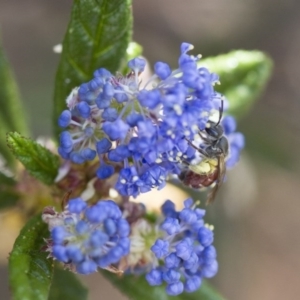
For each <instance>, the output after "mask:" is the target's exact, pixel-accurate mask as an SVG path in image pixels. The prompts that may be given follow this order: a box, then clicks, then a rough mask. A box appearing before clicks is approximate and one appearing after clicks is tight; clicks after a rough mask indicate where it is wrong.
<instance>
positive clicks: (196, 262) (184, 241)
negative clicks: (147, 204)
mask: <svg viewBox="0 0 300 300" xmlns="http://www.w3.org/2000/svg"><path fill="white" fill-rule="evenodd" d="M184 206H185V207H184V209H183V210H181V211H180V212H177V211H176V210H175V206H174V203H173V202H171V201H170V200H168V201H166V202H165V204H164V205H163V206H162V212H163V214H164V215H165V220H164V221H163V223H162V224H161V226H160V228H161V230H163V231H164V232H165V235H164V237H162V238H159V239H157V240H156V242H155V244H154V245H153V246H152V248H151V250H152V252H153V253H154V254H155V256H156V258H157V260H158V262H157V266H155V267H154V268H153V269H152V270H151V271H150V272H149V273H148V274H147V275H146V279H147V281H148V283H149V284H150V285H161V284H162V283H163V282H165V283H166V292H167V293H168V294H169V295H172V296H175V295H178V294H181V293H182V292H183V291H186V292H189V293H191V292H194V291H196V290H197V289H199V287H200V286H201V283H202V278H211V277H213V276H215V274H216V273H217V271H218V262H217V260H216V257H217V253H216V249H215V247H214V246H213V245H212V243H213V239H214V237H213V232H212V230H211V229H210V228H209V227H208V226H206V225H205V224H204V221H203V216H204V214H205V211H204V210H202V209H199V208H195V206H194V205H193V200H192V199H187V200H186V201H185V202H184Z"/></svg>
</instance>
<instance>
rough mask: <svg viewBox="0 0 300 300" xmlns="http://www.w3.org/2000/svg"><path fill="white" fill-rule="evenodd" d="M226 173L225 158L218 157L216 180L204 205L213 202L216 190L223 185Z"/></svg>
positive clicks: (222, 156)
mask: <svg viewBox="0 0 300 300" xmlns="http://www.w3.org/2000/svg"><path fill="white" fill-rule="evenodd" d="M225 173H226V164H225V156H224V155H223V154H221V155H219V156H218V179H217V182H216V185H215V186H214V187H213V188H212V190H211V191H210V193H209V195H208V198H207V200H206V204H210V203H212V202H213V201H214V200H215V197H216V194H217V191H218V189H219V188H220V186H221V185H222V183H223V180H224V177H225Z"/></svg>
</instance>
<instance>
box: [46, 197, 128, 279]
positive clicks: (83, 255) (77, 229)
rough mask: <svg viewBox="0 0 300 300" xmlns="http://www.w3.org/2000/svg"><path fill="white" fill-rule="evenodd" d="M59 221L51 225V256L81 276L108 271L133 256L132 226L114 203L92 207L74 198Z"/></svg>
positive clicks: (103, 203) (58, 217)
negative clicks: (107, 269)
mask: <svg viewBox="0 0 300 300" xmlns="http://www.w3.org/2000/svg"><path fill="white" fill-rule="evenodd" d="M56 219H57V220H59V221H57V222H56V223H54V225H53V226H50V230H51V245H52V246H51V247H50V252H51V255H52V256H53V257H54V258H55V259H57V260H58V261H61V262H63V263H65V264H68V265H70V264H71V265H73V266H74V267H75V270H76V271H77V272H78V273H81V274H89V273H93V272H96V271H97V268H98V267H100V268H107V267H109V266H110V265H111V264H115V263H117V262H119V261H120V260H121V258H122V257H124V256H125V255H127V254H128V253H129V247H130V241H129V238H128V236H129V234H130V226H129V224H128V222H127V221H126V220H125V219H124V218H123V217H122V213H121V211H120V209H119V207H118V206H117V204H116V203H115V202H113V201H111V200H101V201H99V202H98V203H97V204H95V205H93V206H91V207H88V206H87V204H86V202H84V201H83V200H82V199H81V198H74V199H71V200H70V201H69V203H68V206H67V210H65V211H64V212H62V213H60V214H57V216H56ZM52 222H53V221H52Z"/></svg>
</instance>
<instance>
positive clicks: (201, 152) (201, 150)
mask: <svg viewBox="0 0 300 300" xmlns="http://www.w3.org/2000/svg"><path fill="white" fill-rule="evenodd" d="M186 141H187V142H188V143H189V145H190V146H191V147H193V148H194V149H196V150H197V151H198V152H199V153H200V154H202V155H203V156H205V157H207V156H208V154H207V152H206V151H205V150H204V149H201V148H198V147H196V146H195V145H194V144H193V143H192V142H191V141H189V140H188V139H186Z"/></svg>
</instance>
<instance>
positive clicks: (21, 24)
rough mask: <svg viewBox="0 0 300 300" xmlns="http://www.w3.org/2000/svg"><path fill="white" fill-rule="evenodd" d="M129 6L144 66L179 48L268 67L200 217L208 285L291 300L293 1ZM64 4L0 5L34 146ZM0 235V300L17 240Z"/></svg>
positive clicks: (299, 266)
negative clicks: (262, 57)
mask: <svg viewBox="0 0 300 300" xmlns="http://www.w3.org/2000/svg"><path fill="white" fill-rule="evenodd" d="M133 2H134V3H133V12H134V20H135V23H134V39H135V41H137V42H139V43H140V44H141V45H142V46H143V47H144V55H145V56H146V57H147V58H148V59H149V61H150V62H151V63H153V62H155V61H156V60H164V61H167V62H169V63H170V64H171V65H172V66H173V67H176V64H177V57H178V54H179V46H180V44H181V42H182V41H185V42H189V43H192V44H194V45H195V48H196V50H197V52H199V53H201V54H202V55H203V56H204V57H207V56H211V55H217V54H221V53H226V52H228V51H230V50H233V49H247V50H252V49H258V50H262V51H265V52H266V53H268V54H269V55H270V56H271V57H272V59H273V60H274V65H275V66H274V73H273V77H272V79H271V81H270V83H269V85H268V86H267V89H266V91H265V92H264V93H263V95H261V97H260V99H259V101H257V103H256V104H255V106H254V107H253V109H252V110H251V112H250V113H249V114H248V115H247V116H245V117H244V118H242V119H241V120H240V121H239V130H240V131H242V132H243V133H244V134H245V136H246V141H247V146H246V150H245V151H244V153H243V156H242V159H241V161H240V163H239V165H238V166H237V167H236V168H235V169H234V170H233V171H230V172H228V180H227V182H226V183H225V184H224V186H223V187H222V191H221V192H220V193H219V195H218V198H219V199H218V200H217V201H216V203H215V204H213V205H212V206H210V207H209V208H208V211H209V212H208V214H209V216H208V217H209V221H210V223H212V224H214V225H215V237H216V244H217V248H218V253H219V264H220V271H219V273H218V275H217V276H216V277H215V278H214V279H213V284H214V285H215V286H216V287H217V288H218V289H219V290H220V292H221V293H222V294H223V295H224V296H225V297H226V298H227V299H228V300H229V299H230V300H241V299H242V300H254V299H262V300H282V299H299V295H300V285H299V282H300V271H299V270H300V258H299V253H300V234H299V232H300V197H299V194H300V155H299V149H300V117H299V113H300V101H299V98H300V84H299V83H298V80H299V78H300V55H299V53H300V33H299V26H300V2H299V1H296V0H272V1H271V0H248V1H239V0H227V1H222V0H209V1H207V0H202V1H200V0H186V1H184V0H151V1H148V0H135V1H133ZM71 5H72V1H70V0H69V1H67V0H52V1H40V0H23V1H20V0H9V1H8V0H0V26H1V31H2V38H3V45H4V48H5V50H6V53H7V55H8V57H9V59H10V62H11V64H12V66H13V69H14V72H15V75H16V78H17V81H18V83H19V85H20V90H21V94H22V98H23V100H24V107H25V108H26V113H27V115H28V120H29V121H30V125H31V129H32V132H33V135H34V136H35V137H37V136H40V135H43V136H49V135H50V134H51V114H50V112H51V110H52V96H53V83H54V76H55V71H56V67H57V63H58V59H59V55H58V54H55V53H54V52H53V46H54V45H57V44H59V43H61V41H62V38H63V35H64V32H65V30H66V26H67V23H68V19H69V14H70V8H71ZM0 109H1V108H0ZM0 218H2V219H3V218H5V216H1V217H0ZM8 221H9V220H8ZM1 231H2V233H1V243H0V244H1V246H0V254H1V260H0V263H1V264H0V295H1V299H4V300H6V299H9V293H8V288H7V285H8V279H7V269H6V263H7V253H8V251H9V250H10V249H11V247H12V243H13V241H14V239H15V235H17V234H18V231H17V230H16V232H14V234H13V233H9V234H7V233H5V232H4V230H3V229H2V230H1ZM83 280H84V281H85V282H86V284H87V285H89V286H90V287H91V292H90V299H91V300H93V299H113V297H115V299H123V298H122V297H121V296H120V294H119V293H118V292H117V291H114V290H113V288H112V287H111V285H110V284H109V283H108V282H106V281H104V279H102V278H100V276H99V275H94V276H91V277H89V278H84V279H83ZM124 299H125V298H124Z"/></svg>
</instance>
